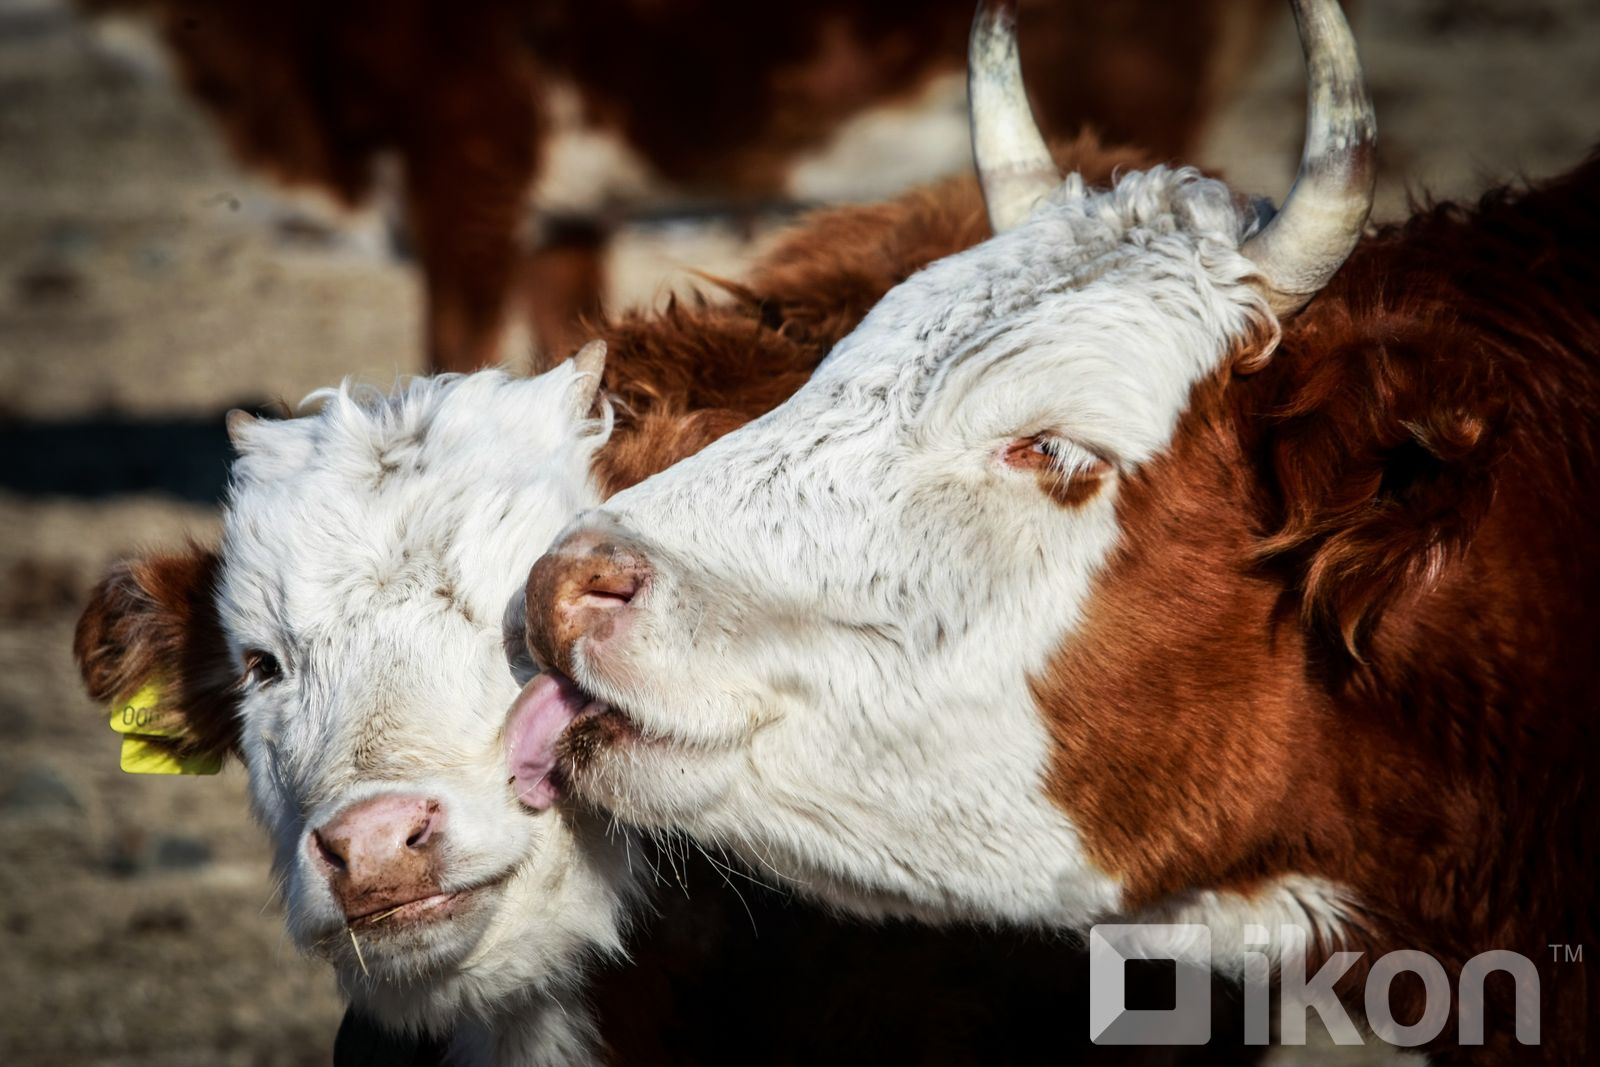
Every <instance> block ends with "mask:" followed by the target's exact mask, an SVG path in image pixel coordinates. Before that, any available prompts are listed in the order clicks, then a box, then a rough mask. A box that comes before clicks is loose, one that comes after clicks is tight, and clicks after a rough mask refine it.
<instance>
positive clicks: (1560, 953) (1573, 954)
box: [1545, 944, 1583, 963]
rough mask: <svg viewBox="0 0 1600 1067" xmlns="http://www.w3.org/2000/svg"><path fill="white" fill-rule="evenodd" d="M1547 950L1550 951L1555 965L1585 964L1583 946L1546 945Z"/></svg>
mask: <svg viewBox="0 0 1600 1067" xmlns="http://www.w3.org/2000/svg"><path fill="white" fill-rule="evenodd" d="M1545 948H1547V949H1549V950H1550V959H1551V961H1552V962H1554V963H1563V962H1565V963H1582V962H1583V946H1582V945H1562V944H1554V945H1546V946H1545Z"/></svg>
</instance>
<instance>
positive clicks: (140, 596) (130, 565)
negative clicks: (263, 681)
mask: <svg viewBox="0 0 1600 1067" xmlns="http://www.w3.org/2000/svg"><path fill="white" fill-rule="evenodd" d="M220 565H221V560H220V558H219V557H218V556H217V554H216V553H215V552H213V551H211V550H210V549H206V548H201V547H200V546H199V545H191V546H190V547H189V549H188V551H186V552H180V553H173V554H171V555H160V556H151V557H148V558H146V559H141V560H133V561H130V562H127V563H121V564H118V565H117V566H116V567H114V568H112V570H111V571H110V573H108V574H107V575H106V576H105V577H104V578H102V579H101V580H100V584H98V585H97V586H95V588H94V591H93V592H92V593H90V595H89V605H88V607H86V608H85V609H84V611H83V615H82V616H81V617H79V619H78V628H77V632H76V634H75V635H74V637H73V652H74V654H75V655H76V656H77V659H78V669H79V670H80V671H81V672H82V674H83V684H84V686H85V688H87V689H88V690H89V695H90V696H91V697H92V698H94V699H95V700H96V701H97V702H99V703H101V704H109V703H111V702H112V701H115V700H119V699H122V698H125V697H129V696H132V695H133V694H134V693H135V692H136V691H138V690H139V689H140V688H141V687H143V686H144V685H145V684H147V683H149V682H151V681H159V682H160V683H161V685H162V708H163V709H164V710H168V711H173V712H177V713H179V714H181V716H182V718H183V724H184V729H185V731H186V732H187V738H186V743H184V744H180V745H178V746H177V747H179V748H181V749H184V750H187V751H191V752H206V753H213V752H234V751H237V748H238V724H237V723H236V722H235V721H234V710H235V702H236V688H235V683H236V681H237V679H236V678H235V677H234V672H233V670H232V669H231V667H230V665H229V660H228V649H227V646H226V644H225V643H224V640H223V636H222V623H221V621H220V620H219V619H218V618H217V608H216V603H215V600H214V593H215V583H216V578H217V570H218V568H219V566H220Z"/></svg>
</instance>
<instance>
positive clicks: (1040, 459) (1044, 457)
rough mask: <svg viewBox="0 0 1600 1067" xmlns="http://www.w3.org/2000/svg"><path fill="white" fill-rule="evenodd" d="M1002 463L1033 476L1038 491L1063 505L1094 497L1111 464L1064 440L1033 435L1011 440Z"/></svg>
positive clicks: (1001, 457) (1001, 456)
mask: <svg viewBox="0 0 1600 1067" xmlns="http://www.w3.org/2000/svg"><path fill="white" fill-rule="evenodd" d="M1000 460H1001V462H1002V463H1004V464H1005V465H1006V466H1007V467H1010V468H1011V469H1012V470H1015V471H1021V472H1023V473H1026V474H1032V475H1033V476H1034V479H1035V481H1037V482H1038V485H1039V488H1041V489H1043V490H1044V491H1045V492H1046V493H1047V494H1048V495H1049V496H1050V497H1051V498H1052V499H1054V500H1055V501H1056V502H1057V503H1060V504H1077V503H1081V502H1082V501H1084V500H1086V499H1088V498H1089V497H1090V496H1093V495H1094V493H1095V491H1096V490H1098V489H1099V487H1100V482H1101V480H1102V479H1103V478H1104V477H1105V476H1106V475H1107V474H1109V473H1110V472H1111V464H1110V463H1108V462H1106V461H1105V460H1104V459H1102V458H1101V457H1099V456H1097V455H1095V454H1094V453H1093V452H1091V451H1089V450H1088V449H1087V448H1084V447H1083V446H1082V445H1079V444H1075V443H1074V442H1072V441H1068V440H1066V439H1065V438H1061V437H1053V436H1051V435H1049V434H1033V435H1032V436H1029V437H1018V438H1016V439H1014V440H1012V441H1011V442H1010V443H1009V444H1007V445H1006V446H1005V448H1004V449H1003V450H1002V451H1001V454H1000Z"/></svg>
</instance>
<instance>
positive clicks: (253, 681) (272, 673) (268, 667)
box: [244, 648, 283, 685]
mask: <svg viewBox="0 0 1600 1067" xmlns="http://www.w3.org/2000/svg"><path fill="white" fill-rule="evenodd" d="M282 674H283V667H282V666H280V665H279V664H278V657H277V656H274V655H273V654H272V653H271V652H268V651H266V650H265V649H260V648H247V649H245V650H244V680H245V684H247V685H270V684H272V683H273V682H275V681H277V680H278V678H279V677H281V676H282Z"/></svg>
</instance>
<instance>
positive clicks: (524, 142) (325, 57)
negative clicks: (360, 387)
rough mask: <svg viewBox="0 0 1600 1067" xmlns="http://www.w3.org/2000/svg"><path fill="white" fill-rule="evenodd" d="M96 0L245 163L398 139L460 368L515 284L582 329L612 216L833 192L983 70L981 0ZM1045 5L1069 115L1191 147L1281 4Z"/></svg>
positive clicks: (409, 208)
mask: <svg viewBox="0 0 1600 1067" xmlns="http://www.w3.org/2000/svg"><path fill="white" fill-rule="evenodd" d="M80 2H81V3H82V4H83V6H85V7H86V8H88V9H89V10H91V11H98V12H116V11H128V10H133V11H143V12H147V13H148V14H150V15H151V16H152V17H153V18H154V19H155V20H156V21H157V23H158V24H159V26H160V28H161V31H162V35H163V37H164V39H165V41H166V43H167V44H168V46H169V47H170V48H171V50H172V52H173V54H174V55H175V57H176V58H177V61H178V65H179V68H180V70H181V73H182V75H183V77H184V80H185V82H186V83H187V85H188V87H189V89H190V90H191V91H192V92H193V94H194V95H195V96H196V97H197V98H198V99H199V100H200V101H201V102H202V103H203V104H204V105H205V106H206V108H207V109H208V110H209V111H210V112H211V113H212V114H213V115H214V116H215V118H216V119H217V121H218V123H219V125H220V126H221V128H222V131H223V133H224V134H225V136H226V138H227V141H228V143H229V145H230V147H231V148H232V150H233V151H234V153H235V155H237V156H238V157H239V158H240V159H242V160H243V161H245V162H246V163H249V164H251V165H254V166H258V167H261V168H263V169H265V170H266V171H267V172H268V173H270V174H272V175H274V176H275V177H277V178H279V179H282V180H283V181H285V182H287V183H290V184H294V185H301V186H311V187H315V188H318V189H321V190H324V191H326V192H328V193H329V194H331V195H332V196H333V197H334V198H335V199H336V200H337V201H338V202H340V203H342V204H345V205H354V204H358V203H361V202H363V201H365V200H367V199H368V198H369V196H370V195H371V194H372V192H373V191H374V185H375V184H376V183H377V181H378V178H379V175H380V169H379V168H378V166H377V164H378V163H379V161H380V160H382V159H383V158H385V157H393V158H394V159H396V160H397V161H398V163H399V171H400V178H401V182H402V184H403V189H402V190H401V193H402V195H403V197H404V201H405V215H406V222H407V224H408V230H409V232H410V234H411V235H412V237H413V239H414V242H415V245H416V249H417V253H418V256H419V258H420V262H421V268H422V273H423V278H424V282H425V285H426V289H427V309H428V323H427V333H428V336H427V342H428V352H429V358H430V360H431V364H432V366H433V368H434V369H436V370H471V369H473V368H475V367H479V366H483V365H485V364H487V363H490V362H493V361H494V360H495V358H496V357H497V356H498V355H499V352H500V343H499V337H500V333H501V325H502V321H503V320H504V318H505V316H506V312H507V311H508V310H509V309H510V308H513V307H515V308H516V309H517V310H519V311H523V312H525V313H526V315H527V318H528V321H529V324H530V325H531V327H532V328H533V330H534V332H535V334H536V335H538V339H539V340H541V341H542V342H543V347H544V349H545V351H546V352H547V353H551V354H555V355H565V354H567V353H568V352H570V351H571V350H572V348H574V347H576V341H578V340H581V335H576V334H575V329H576V323H577V320H578V317H579V316H580V315H585V314H592V313H593V311H594V309H595V308H596V307H597V306H598V303H599V300H600V296H601V292H602V289H603V268H602V255H603V252H604V243H605V240H606V233H607V230H608V228H609V226H610V224H611V223H610V221H608V220H611V219H613V218H615V217H617V216H619V215H621V214H626V213H627V212H628V211H630V210H638V209H652V206H654V207H653V209H655V210H659V209H661V208H662V207H663V206H665V207H668V208H671V206H672V205H679V207H680V208H681V207H682V206H693V205H694V204H699V205H701V206H704V205H705V204H707V203H713V204H715V203H720V204H723V205H726V206H731V207H732V208H734V209H737V210H745V211H748V210H750V209H752V208H756V207H759V206H760V205H763V204H767V203H771V202H773V201H782V200H786V199H790V198H794V197H800V198H809V197H810V196H812V195H815V194H814V192H812V191H810V190H808V189H807V188H806V182H805V180H804V178H805V176H804V174H803V173H802V170H801V168H803V166H804V165H806V164H807V161H808V160H812V161H813V162H814V161H815V160H814V157H816V156H817V154H818V153H824V154H825V153H826V152H828V151H831V150H842V149H843V148H844V147H845V146H844V145H843V144H839V143H836V140H835V139H836V138H837V137H838V136H840V135H841V129H842V127H843V125H844V124H845V123H846V121H847V120H848V119H850V118H852V117H853V116H860V115H862V114H864V113H865V112H867V111H868V110H869V109H873V108H879V109H884V110H887V109H890V108H894V107H898V106H903V105H905V104H907V103H909V102H911V100H912V99H913V98H914V97H916V96H917V94H918V93H919V92H924V91H927V90H929V89H930V88H932V87H933V86H934V84H935V82H936V81H937V80H938V79H941V78H944V77H946V76H949V77H955V78H959V75H960V71H961V62H962V58H963V51H962V46H963V41H964V39H965V30H966V25H967V22H968V20H969V19H970V17H971V12H972V0H874V2H873V3H857V2H854V0H804V2H802V0H778V2H767V3H756V4H752V3H748V2H746V0H650V2H642V0H591V2H588V3H576V4H574V3H549V2H542V3H541V2H537V0H403V2H396V0H359V2H357V0H345V2H343V3H340V4H336V5H329V4H326V3H322V2H320V0H279V2H275V3H261V2H259V0H80ZM1029 10H1030V15H1031V17H1032V19H1033V24H1034V27H1035V31H1036V32H1035V33H1033V34H1032V35H1030V43H1029V54H1028V56H1027V60H1028V64H1029V68H1030V70H1031V71H1032V73H1033V75H1034V79H1035V81H1034V85H1035V88H1036V90H1037V91H1038V98H1039V102H1040V104H1041V106H1042V107H1043V109H1044V113H1045V118H1046V124H1047V126H1048V128H1050V129H1052V130H1061V131H1066V130H1072V129H1074V128H1076V127H1077V126H1079V125H1080V124H1083V125H1086V126H1088V127H1090V128H1093V129H1096V130H1098V131H1100V132H1101V133H1102V134H1103V135H1105V136H1106V137H1107V138H1108V139H1110V140H1111V141H1113V143H1119V144H1133V145H1138V146H1140V147H1141V148H1142V149H1144V150H1146V151H1148V152H1150V153H1152V156H1153V158H1156V159H1164V158H1169V157H1171V158H1181V155H1182V153H1183V152H1184V151H1185V150H1186V149H1188V148H1190V147H1192V145H1193V142H1194V140H1195V137H1196V134H1197V133H1198V131H1199V129H1200V126H1201V123H1202V122H1203V121H1204V119H1205V118H1206V116H1207V114H1208V113H1209V111H1210V110H1211V108H1212V106H1213V104H1214V103H1215V102H1216V101H1217V100H1218V99H1219V98H1220V97H1221V96H1222V95H1223V93H1224V92H1225V90H1226V85H1227V83H1228V82H1229V80H1230V79H1231V78H1232V77H1234V76H1235V75H1236V74H1237V73H1238V72H1239V71H1240V70H1242V69H1243V68H1244V67H1245V66H1246V65H1247V63H1248V59H1249V57H1250V56H1251V55H1252V54H1253V52H1254V50H1255V42H1256V41H1257V40H1258V39H1259V37H1260V34H1261V31H1262V29H1263V28H1264V27H1265V26H1266V25H1267V18H1268V14H1269V12H1274V11H1275V5H1274V4H1272V3H1271V0H1122V2H1119V3H1116V4H1104V3H1100V2H1098V0H1038V2H1036V3H1033V4H1031V5H1030V8H1029ZM567 112H572V114H570V115H569V114H567ZM953 117H954V118H955V119H956V121H959V112H957V113H956V114H955V115H954V116H953ZM938 140H939V141H940V143H943V144H949V145H950V146H952V147H954V148H955V149H956V156H955V157H954V158H943V157H940V158H936V159H935V158H930V159H927V160H926V163H925V169H915V168H913V170H912V173H911V175H910V178H909V180H910V181H926V180H929V179H931V178H934V177H937V176H938V175H939V174H940V173H949V172H951V171H952V170H954V169H955V166H958V165H959V164H960V163H962V162H963V160H962V158H961V155H960V151H961V146H960V138H959V137H955V138H940V139H938ZM584 145H588V146H590V148H593V149H594V151H591V152H588V153H587V154H586V153H585V151H584V149H583V147H582V146H584ZM873 147H874V149H875V150H876V151H877V152H879V153H883V154H887V155H889V156H890V157H891V158H898V157H906V156H907V155H908V153H906V152H904V151H902V152H899V153H893V152H888V151H887V150H886V149H885V148H884V146H882V145H875V146H873ZM915 147H916V148H917V149H918V151H916V152H912V153H909V155H910V156H915V157H918V158H921V157H923V156H926V154H927V150H926V148H925V146H924V145H921V144H917V145H916V146H915ZM592 158H599V159H603V160H604V165H603V166H599V167H598V168H597V167H595V166H594V165H593V164H592V163H584V162H583V161H584V160H590V159H592ZM904 180H905V179H902V181H904ZM901 187H903V186H895V187H894V188H891V189H883V190H882V191H881V193H880V195H887V194H888V193H890V192H895V191H898V189H899V188H901ZM855 195H857V196H859V195H862V194H861V191H860V190H856V191H855ZM530 200H531V203H530ZM530 207H531V208H533V209H534V210H533V211H532V213H531V215H532V224H531V226H530ZM530 229H531V230H532V231H534V233H533V234H532V235H531V240H530V235H529V234H527V233H525V231H528V230H530Z"/></svg>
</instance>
